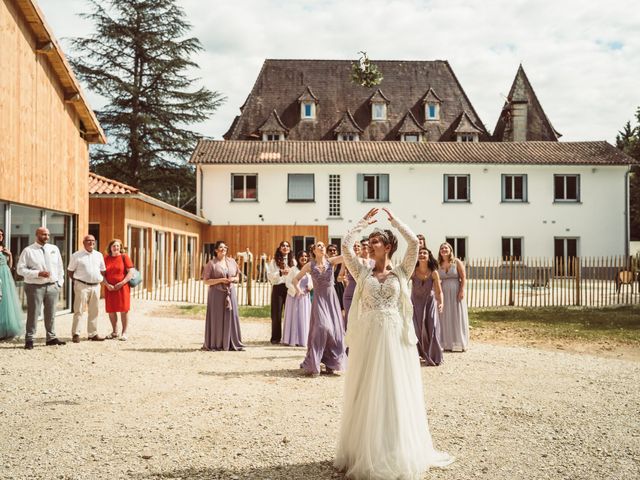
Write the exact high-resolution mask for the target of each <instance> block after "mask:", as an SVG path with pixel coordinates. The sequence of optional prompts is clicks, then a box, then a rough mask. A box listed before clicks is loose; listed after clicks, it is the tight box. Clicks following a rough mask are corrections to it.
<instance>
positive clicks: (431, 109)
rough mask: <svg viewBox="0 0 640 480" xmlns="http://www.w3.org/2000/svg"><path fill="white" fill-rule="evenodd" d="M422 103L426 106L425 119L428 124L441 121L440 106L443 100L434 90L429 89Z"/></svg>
mask: <svg viewBox="0 0 640 480" xmlns="http://www.w3.org/2000/svg"><path fill="white" fill-rule="evenodd" d="M422 103H423V104H424V118H425V120H426V121H428V122H437V121H439V120H440V105H441V104H442V100H440V97H438V95H436V92H435V91H434V90H433V88H429V90H427V93H425V94H424V97H422Z"/></svg>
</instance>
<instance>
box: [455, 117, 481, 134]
mask: <svg viewBox="0 0 640 480" xmlns="http://www.w3.org/2000/svg"><path fill="white" fill-rule="evenodd" d="M454 131H455V132H456V133H479V134H482V129H480V127H478V126H477V125H474V123H473V122H472V121H471V119H470V118H469V115H467V113H466V112H464V113H463V114H462V115H460V121H459V122H458V125H457V126H456V128H455V130H454Z"/></svg>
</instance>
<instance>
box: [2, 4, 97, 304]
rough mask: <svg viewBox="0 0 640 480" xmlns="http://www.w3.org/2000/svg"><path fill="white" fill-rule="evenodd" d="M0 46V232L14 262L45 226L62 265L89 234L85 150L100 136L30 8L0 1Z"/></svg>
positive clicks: (53, 41) (65, 299)
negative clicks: (61, 259) (40, 228)
mask: <svg viewBox="0 0 640 480" xmlns="http://www.w3.org/2000/svg"><path fill="white" fill-rule="evenodd" d="M0 45H2V48H0V67H1V68H0V131H1V132H2V143H1V144H0V178H2V187H1V188H0V228H2V229H3V230H4V231H5V233H6V235H5V236H6V238H5V241H6V244H7V246H8V247H10V248H11V250H12V252H13V254H14V255H15V257H16V258H17V256H18V255H19V254H20V252H21V251H22V249H23V248H24V247H25V246H27V245H29V244H30V243H33V242H34V241H35V235H34V233H35V230H36V228H37V227H39V226H41V225H45V226H46V227H48V228H49V230H50V232H51V241H52V242H53V243H55V244H56V245H57V246H58V247H59V248H60V251H61V253H62V255H63V260H64V261H65V263H66V262H67V261H68V259H69V255H70V253H71V252H72V251H73V250H75V249H76V248H78V247H79V246H80V244H81V237H82V235H83V234H84V233H85V232H86V231H87V229H88V214H89V193H88V191H87V183H86V182H87V174H88V173H89V144H91V143H105V142H106V139H105V135H104V133H103V131H102V129H101V128H100V125H99V123H98V121H97V119H96V116H95V114H94V113H93V111H92V110H91V108H90V107H89V104H88V103H87V101H86V98H85V96H84V94H83V92H82V89H81V88H80V84H79V83H78V81H77V79H76V78H75V76H74V74H73V72H72V70H71V67H70V65H69V63H68V61H67V59H66V58H65V55H64V52H63V51H62V49H61V48H60V45H59V44H58V42H57V41H56V39H55V37H54V35H53V33H52V31H51V29H50V28H49V26H48V25H47V23H46V21H45V19H44V16H43V14H42V12H41V11H40V9H39V8H38V6H37V5H36V3H35V2H34V1H32V0H0ZM17 284H18V288H19V289H20V288H21V282H20V279H19V278H18V282H17ZM69 288H70V287H69V285H68V284H67V288H66V289H65V291H64V294H63V295H61V298H60V309H66V308H68V307H69V298H70V295H69V294H70V290H69Z"/></svg>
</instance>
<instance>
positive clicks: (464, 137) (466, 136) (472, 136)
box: [457, 133, 478, 142]
mask: <svg viewBox="0 0 640 480" xmlns="http://www.w3.org/2000/svg"><path fill="white" fill-rule="evenodd" d="M457 140H458V142H477V141H478V134H477V133H459V134H458V138H457Z"/></svg>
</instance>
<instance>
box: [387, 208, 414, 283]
mask: <svg viewBox="0 0 640 480" xmlns="http://www.w3.org/2000/svg"><path fill="white" fill-rule="evenodd" d="M383 210H384V211H385V212H386V213H387V215H388V216H389V221H390V222H391V225H392V226H393V227H394V228H396V229H397V230H398V231H399V232H400V235H402V236H403V237H404V239H405V240H406V241H407V251H406V252H405V254H404V258H403V259H402V263H401V264H400V267H401V268H402V270H404V273H405V275H406V276H407V278H409V277H411V275H412V274H413V271H414V270H415V268H416V262H417V261H418V249H419V247H420V240H418V237H417V236H416V234H415V233H413V232H412V231H411V229H410V228H409V227H407V226H406V225H405V224H404V223H402V222H401V221H400V220H398V219H397V218H396V217H394V216H393V214H392V213H391V212H390V211H389V210H387V209H386V208H383Z"/></svg>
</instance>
